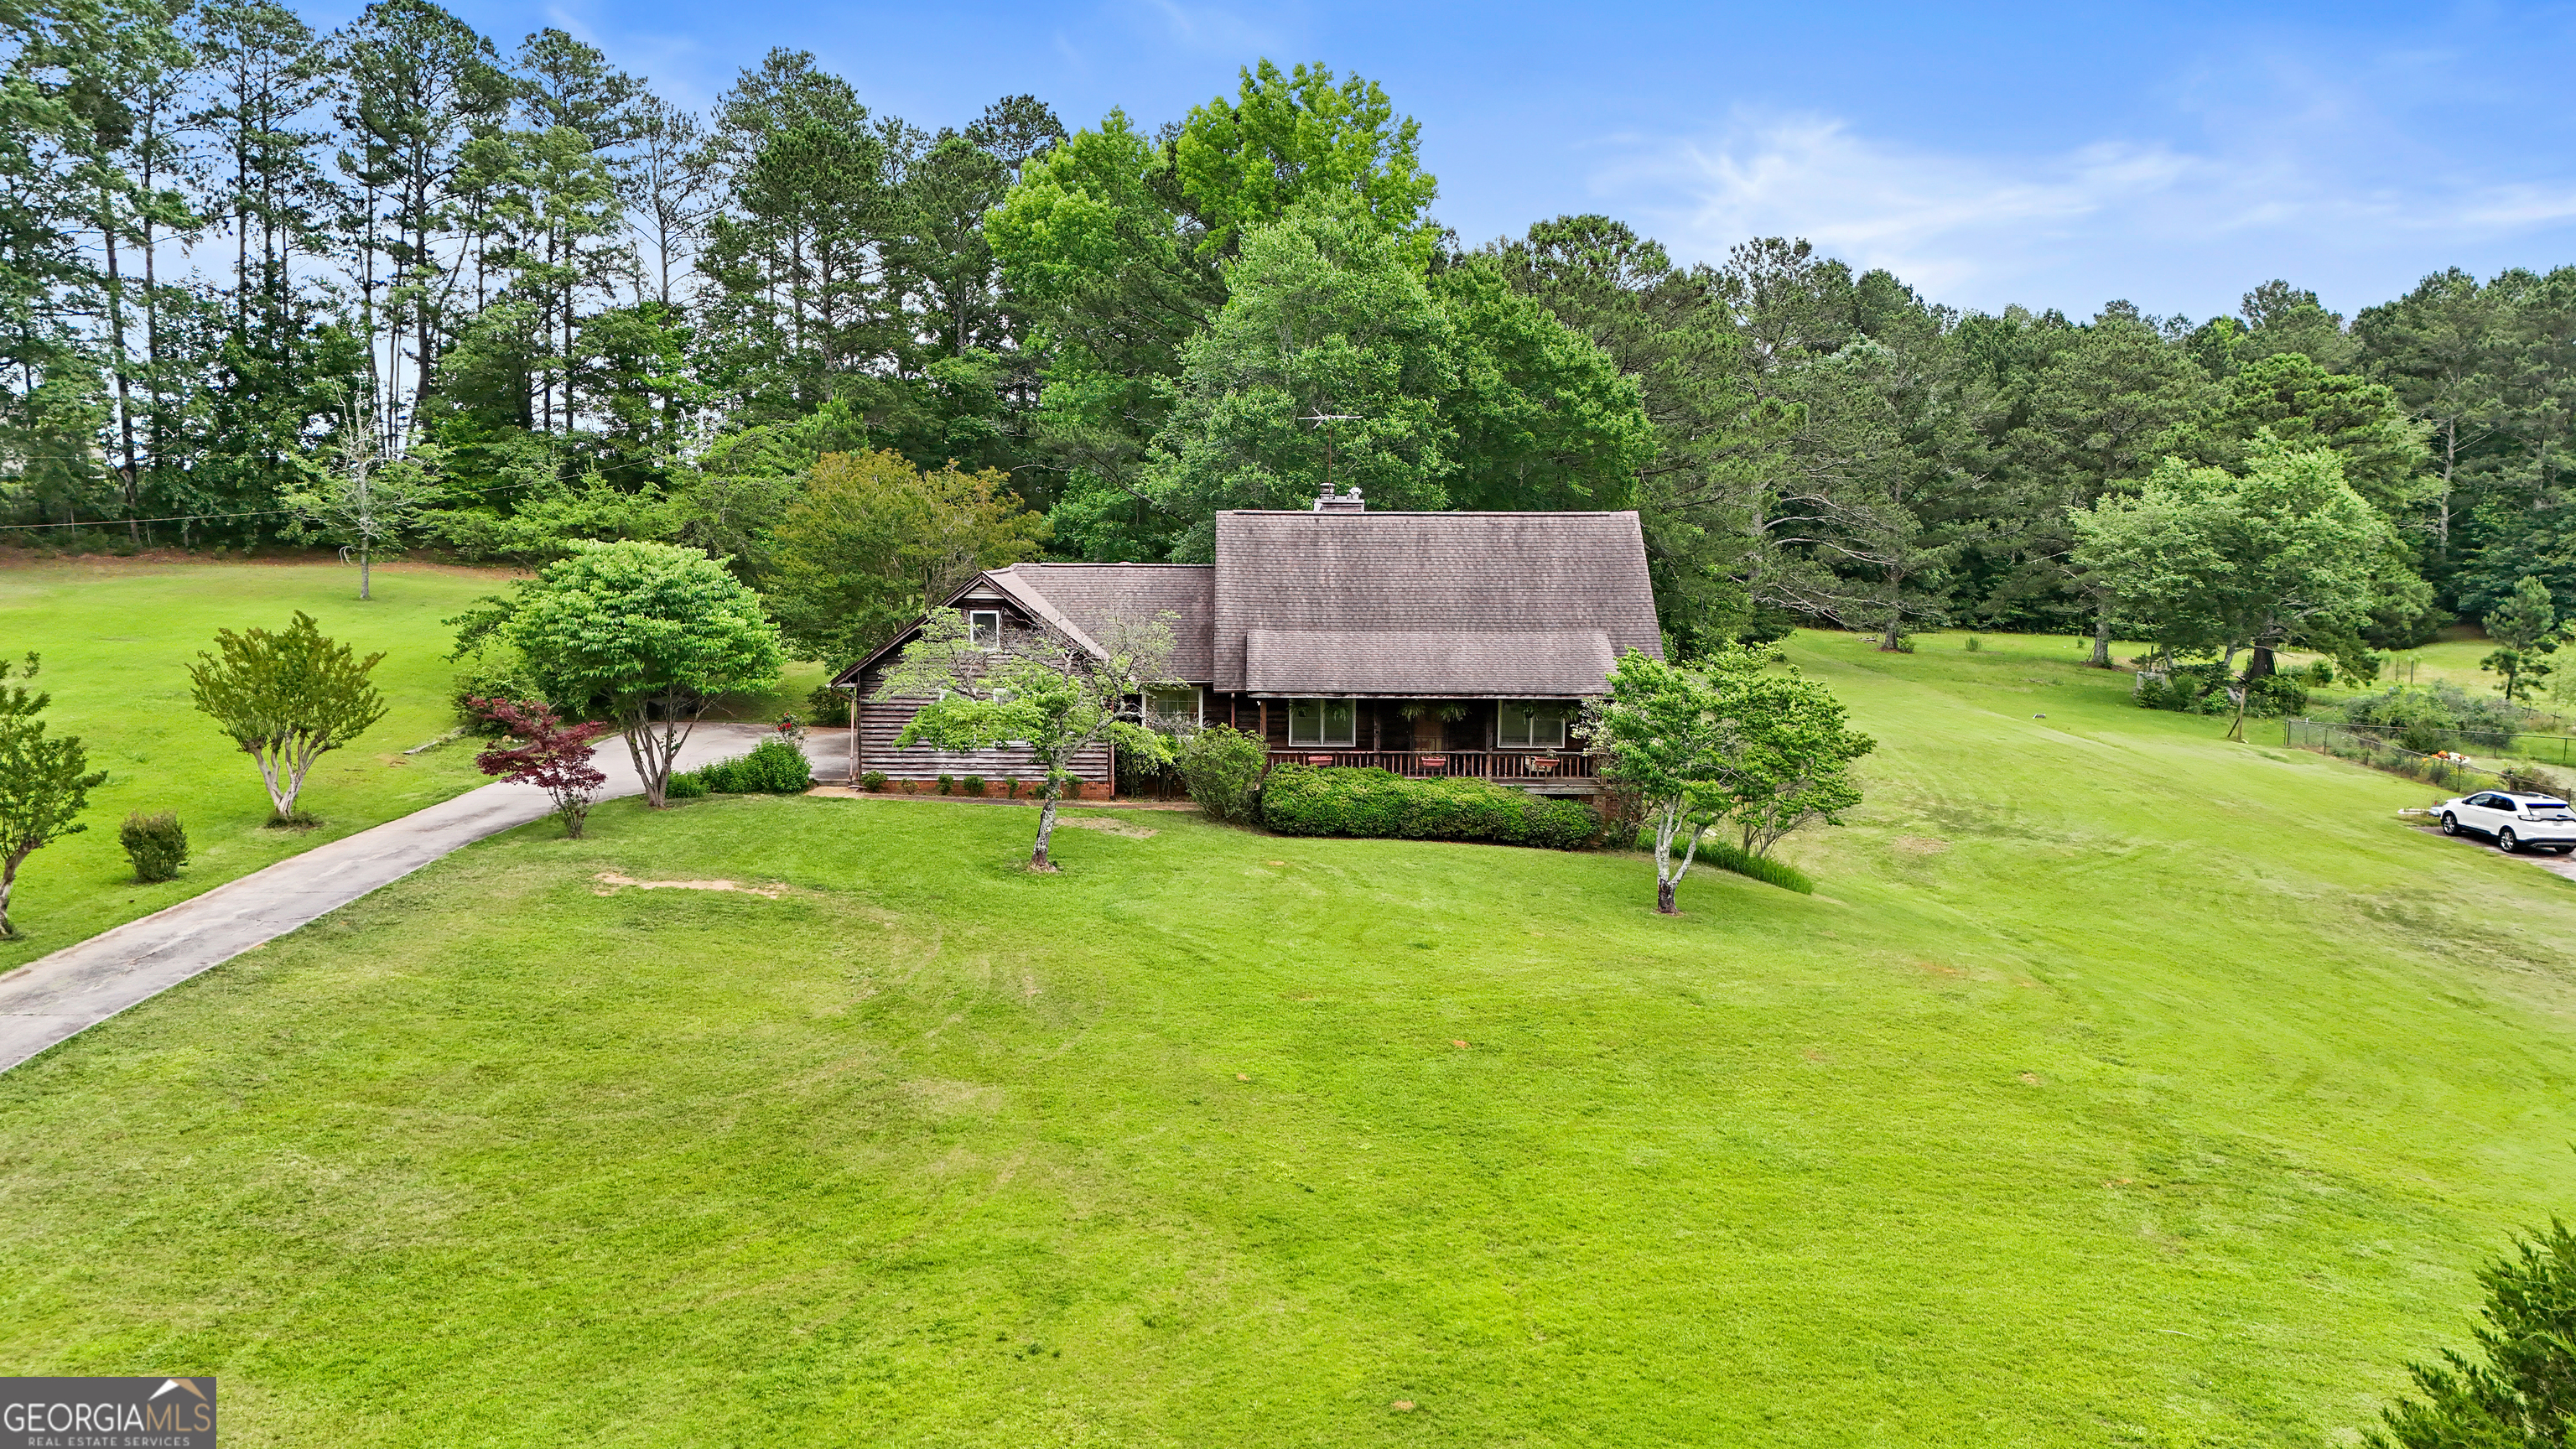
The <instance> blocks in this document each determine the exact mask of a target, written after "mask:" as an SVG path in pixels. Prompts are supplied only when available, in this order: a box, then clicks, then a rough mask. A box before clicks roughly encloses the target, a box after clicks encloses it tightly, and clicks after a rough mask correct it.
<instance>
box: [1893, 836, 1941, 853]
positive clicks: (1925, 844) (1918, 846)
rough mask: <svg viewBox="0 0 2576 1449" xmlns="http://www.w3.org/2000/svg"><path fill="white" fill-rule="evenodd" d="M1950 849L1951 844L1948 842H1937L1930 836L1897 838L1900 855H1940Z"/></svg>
mask: <svg viewBox="0 0 2576 1449" xmlns="http://www.w3.org/2000/svg"><path fill="white" fill-rule="evenodd" d="M1949 848H1950V842H1948V841H1946V840H1935V839H1933V838H1932V837H1931V836H1929V835H1900V836H1898V837H1896V849H1897V851H1898V853H1900V854H1903V855H1939V854H1940V853H1941V852H1943V851H1945V850H1948V849H1949Z"/></svg>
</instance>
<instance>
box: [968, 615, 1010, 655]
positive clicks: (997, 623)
mask: <svg viewBox="0 0 2576 1449" xmlns="http://www.w3.org/2000/svg"><path fill="white" fill-rule="evenodd" d="M966 635H967V639H968V641H969V642H970V643H972V644H973V645H974V646H975V647H976V648H978V649H993V650H999V649H1000V648H1001V647H1002V611H1001V610H999V609H970V610H968V611H967V613H966Z"/></svg>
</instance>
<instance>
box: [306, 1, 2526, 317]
mask: <svg viewBox="0 0 2576 1449" xmlns="http://www.w3.org/2000/svg"><path fill="white" fill-rule="evenodd" d="M450 3H451V4H452V5H453V6H454V8H455V9H457V11H458V12H459V13H460V14H462V15H464V16H465V17H466V18H467V19H469V20H471V21H473V22H474V23H475V24H477V25H479V26H481V27H483V28H484V29H485V30H486V31H487V32H489V33H491V34H492V35H493V36H494V38H495V39H496V40H499V41H501V42H502V43H503V44H504V45H505V46H507V45H510V44H513V43H515V41H516V39H517V37H518V36H520V35H522V34H524V33H525V32H527V31H528V30H530V29H533V28H535V27H537V26H540V25H547V24H553V25H560V26H562V27H564V28H566V29H568V30H571V31H572V32H574V33H575V34H578V35H581V36H583V37H584V38H586V39H589V40H591V41H592V42H593V43H595V44H597V45H599V46H601V47H602V48H603V49H605V50H606V51H607V52H608V53H609V54H610V55H611V56H612V57H613V58H614V59H616V60H617V61H618V62H619V63H620V64H621V65H623V66H625V67H626V68H627V69H629V70H632V71H636V72H638V73H641V74H645V75H649V76H650V77H652V78H653V80H654V81H655V82H656V84H657V85H658V86H659V87H660V88H661V89H662V90H663V91H664V93H665V94H667V95H670V96H672V97H673V98H674V99H676V100H680V101H683V102H686V103H691V104H695V105H701V106H702V105H704V104H705V103H706V102H708V101H710V100H712V99H713V98H714V96H715V95H716V94H717V93H718V92H719V91H721V90H722V89H724V87H725V86H726V84H727V83H728V82H729V81H730V79H731V77H732V75H733V73H734V72H735V71H736V70H738V69H739V68H741V67H742V66H744V65H747V64H750V63H753V62H755V61H756V60H757V59H758V58H759V57H760V55H761V54H762V53H763V52H764V51H766V50H767V49H769V48H770V47H772V46H792V47H801V48H804V49H808V50H812V51H814V52H815V53H816V54H817V55H819V56H820V57H821V58H822V59H823V61H824V62H825V63H826V64H827V65H829V66H831V67H833V68H834V69H837V70H838V71H840V72H841V73H842V74H844V75H847V76H848V77H850V78H851V79H852V80H853V81H854V82H855V83H856V84H857V85H858V87H859V90H860V92H861V94H862V95H863V96H864V97H865V99H866V100H867V101H868V102H869V104H870V105H871V106H873V107H875V108H877V109H879V110H883V111H891V112H894V113H895V114H898V115H901V116H904V117H905V118H907V119H909V120H912V121H914V122H916V123H919V124H922V125H925V126H931V127H937V126H940V125H953V124H960V123H962V122H964V121H966V120H969V119H971V118H972V117H973V116H974V115H975V114H976V113H977V112H978V111H979V110H981V109H982V107H983V105H984V103H985V102H986V101H988V100H990V99H992V98H993V97H995V96H999V95H1003V94H1006V93H1011V92H1019V91H1027V92H1032V93H1034V94H1036V95H1038V96H1039V97H1041V98H1043V99H1045V100H1046V101H1048V102H1049V103H1050V104H1052V105H1053V106H1054V107H1055V108H1056V110H1057V111H1058V113H1059V114H1061V115H1062V116H1063V117H1064V118H1065V121H1066V123H1067V124H1068V125H1072V126H1077V127H1078V126H1082V125H1086V124H1089V123H1091V122H1092V121H1094V120H1096V119H1097V118H1098V117H1099V116H1100V115H1101V114H1102V113H1103V112H1105V111H1107V110H1108V109H1109V108H1110V107H1112V106H1123V107H1124V108H1125V109H1126V110H1127V112H1128V113H1129V114H1130V115H1131V116H1134V117H1136V118H1137V119H1139V120H1140V121H1144V122H1147V123H1152V122H1158V121H1162V120H1165V119H1170V118H1176V117H1178V116H1180V115H1181V114H1183V113H1184V112H1186V111H1187V110H1188V109H1189V107H1191V106H1192V105H1195V104H1198V103H1199V102H1202V101H1204V100H1206V99H1207V98H1208V97H1210V96H1211V95H1214V94H1217V93H1218V92H1220V91H1230V90H1231V89H1232V87H1233V85H1234V80H1235V73H1236V71H1237V69H1238V67H1240V66H1241V65H1243V64H1245V63H1247V62H1249V61H1251V60H1252V59H1254V58H1256V57H1259V56H1263V55H1267V56H1270V57H1272V58H1273V59H1276V60H1279V61H1280V62H1282V63H1283V64H1284V63H1286V62H1289V61H1294V60H1321V61H1323V62H1325V63H1327V64H1329V65H1331V66H1332V67H1334V68H1335V69H1336V70H1337V71H1341V72H1350V71H1357V72H1359V73H1360V74H1363V75H1366V76H1369V77H1370V78H1372V79H1375V80H1378V81H1380V82H1381V83H1382V84H1384V85H1385V86H1386V88H1387V90H1388V92H1389V94H1390V95H1391V96H1392V98H1393V99H1394V101H1395V102H1396V104H1397V106H1398V107H1399V109H1401V110H1403V111H1406V112H1409V113H1410V114H1412V115H1413V116H1414V117H1415V118H1417V119H1418V120H1419V121H1420V122H1421V123H1422V129H1423V138H1424V155H1425V160H1426V164H1427V165H1428V167H1429V168H1430V169H1431V170H1432V171H1433V172H1434V173H1436V174H1437V175H1438V176H1439V178H1440V199H1439V201H1438V203H1437V204H1436V207H1435V210H1436V212H1437V214H1438V215H1439V217H1440V218H1441V219H1442V220H1443V221H1445V222H1446V223H1448V224H1449V225H1450V226H1452V227H1454V228H1456V229H1457V231H1458V232H1459V234H1460V235H1461V236H1462V237H1464V238H1466V239H1467V240H1469V241H1471V242H1473V241H1482V240H1485V239H1488V238H1491V237H1493V236H1495V235H1498V234H1501V233H1504V232H1517V231H1519V230H1520V229H1522V228H1523V227H1525V226H1527V225H1528V224H1529V223H1530V222H1531V221H1533V220H1536V219H1538V218H1541V217H1546V216H1552V215H1555V214H1558V213H1560V212H1568V211H1602V212H1607V213H1609V214H1611V215H1614V216H1618V217H1622V218H1624V219H1626V220H1628V221H1630V222H1631V223H1632V224H1634V225H1636V226H1637V227H1639V228H1640V229H1641V230H1644V231H1646V232H1648V233H1649V234H1652V235H1655V236H1657V237H1660V238H1662V239H1663V240H1664V241H1665V242H1666V243H1667V244H1668V245H1669V246H1671V247H1672V248H1673V250H1674V251H1675V252H1676V253H1677V254H1680V255H1682V256H1684V257H1686V258H1706V259H1711V260H1714V259H1717V258H1720V257H1722V256H1723V255H1724V254H1725V251H1726V248H1727V247H1728V246H1729V245H1731V244H1732V243H1734V242H1735V241H1738V240H1740V239H1742V238H1744V237H1747V236H1752V235H1757V234H1772V233H1780V234H1788V235H1800V236H1806V237H1809V238H1811V239H1813V240H1814V241H1815V242H1816V243H1817V244H1818V245H1819V246H1821V247H1823V248H1825V249H1827V250H1829V251H1831V252H1833V253H1835V254H1837V255H1840V256H1843V257H1846V258H1848V259H1850V260H1852V261H1854V262H1856V263H1860V264H1864V265H1881V266H1887V267H1889V268H1891V269H1893V270H1895V271H1896V272H1897V273H1898V274H1899V275H1900V276H1903V277H1904V278H1905V279H1906V280H1908V281H1910V282H1913V283H1915V284H1916V285H1917V286H1918V287H1919V288H1920V289H1921V290H1923V291H1924V292H1925V293H1926V294H1927V295H1929V296H1931V297H1933V298H1934V299H1936V300H1939V301H1944V302H1949V303H1952V304H1954V305H1958V306H1962V307H1981V308H1986V309H1989V310H1991V309H1995V308H1999V307H2001V306H2003V305H2004V304H2005V303H2008V302H2021V303H2024V304H2027V305H2032V306H2038V307H2052V306H2053V307H2060V308H2064V309H2065V310H2067V311H2068V312H2070V313H2076V314H2079V315H2089V314H2091V313H2092V312H2093V311H2095V310H2096V309H2097V308H2098V307H2099V306H2100V305H2101V303H2102V302H2104V301H2105V300H2107V299H2110V298H2113V297H2122V298H2126V299H2128V300H2131V301H2133V302H2135V303H2136V304H2137V305H2138V306H2140V307H2142V308H2144V309H2146V310H2148V311H2150V312H2155V313H2159V314H2166V313H2177V312H2179V313H2184V314H2188V315H2190V316H2191V317H2193V318H2201V317H2206V316H2208V315H2210V314H2212V313H2216V312H2225V311H2232V310H2234V309H2235V307H2236V305H2237V299H2238V297H2239V296H2240V295H2241V294H2242V293H2243V292H2244V291H2245V290H2246V289H2248V288H2249V287H2251V286H2253V285H2254V284H2256V283H2258V282H2261V281H2263V280H2265V279H2266V278H2270V277H2274V276H2281V277H2287V278H2289V279H2290V280H2291V281H2293V282H2295V283H2297V284H2299V285H2301V286H2306V287H2311V288H2313V289H2315V290H2316V291H2317V292H2318V293H2319V294H2320V295H2321V296H2322V297H2323V298H2324V299H2325V300H2326V302H2327V304H2328V305H2329V306H2332V307H2335V308H2337V309H2339V310H2343V311H2346V312H2350V311H2352V310H2354V309H2356V308H2358V307H2362V306H2366V305H2368V304H2370V303H2372V302H2376V301H2380V300H2383V299H2385V298H2387V297H2389V296H2392V295H2395V294H2396V293H2398V292H2401V291H2403V290H2405V289H2406V288H2408V287H2410V286H2412V285H2413V284H2414V282H2415V281H2416V280H2417V279H2418V278H2420V277H2421V276H2423V275H2424V274H2425V273H2427V272H2430V271H2434V270H2438V269H2440V268H2442V267H2446V266H2454V265H2456V266H2464V267H2468V268H2471V269H2472V270H2475V271H2476V272H2478V273H2479V274H2480V275H2482V276H2483V275H2488V274H2491V273H2493V272H2494V271H2496V270H2497V269H2499V268H2501V267H2505V266H2532V267H2540V268H2545V267H2548V266H2552V265H2555V264H2557V263H2559V262H2562V261H2576V148H2571V146H2570V144H2569V142H2570V140H2571V139H2576V137H2571V131H2576V122H2571V119H2570V115H2571V108H2570V106H2569V104H2568V101H2567V99H2566V84H2567V83H2566V74H2567V71H2568V69H2569V63H2570V61H2571V59H2576V9H2571V8H2569V7H2556V6H2549V7H2523V6H2506V5H2462V6H2440V5H2408V6H2398V5H2369V4H2351V3H2347V4H2339V5H2313V6H2273V7H2254V6H2244V5H2167V6H2152V7H2150V6H2134V5H2133V6H2099V7H2095V6H2086V5H2081V4H2052V5H2026V6H2009V5H1997V6H1985V7H1977V8H1973V9H1966V8H1961V9H1946V10H1945V9H1941V8H1938V7H1931V6H1922V5H1886V4H1830V3H1810V4H1804V5H1782V4H1765V5H1758V6H1757V5H1703V6H1685V5H1634V6H1628V7H1624V8H1617V9H1613V8H1608V7H1585V6H1572V5H1562V4H1560V5H1551V6H1524V5H1513V4H1473V5H1470V4H1451V5H1401V4H1393V3H1388V4H1374V5H1372V4H1343V3H1333V4H1281V5H1269V6H1249V5H1226V4H1206V3H1196V0H1070V3H1065V4H1058V5H1024V4H985V5H957V4H952V5H945V6H939V5H931V6H925V5H920V4H917V3H915V4H905V5H900V6H895V5H883V4H872V3H871V4H854V5H826V6H805V5H784V4H775V3H764V0H619V3H610V0H535V3H529V0H450ZM350 8H352V9H354V6H352V7H350ZM313 18H314V19H315V20H317V21H321V22H325V23H336V22H337V21H338V20H339V19H341V18H343V17H342V16H341V15H340V14H338V13H333V12H332V11H331V10H330V9H329V8H327V7H326V8H322V9H318V10H317V11H316V12H314V14H313Z"/></svg>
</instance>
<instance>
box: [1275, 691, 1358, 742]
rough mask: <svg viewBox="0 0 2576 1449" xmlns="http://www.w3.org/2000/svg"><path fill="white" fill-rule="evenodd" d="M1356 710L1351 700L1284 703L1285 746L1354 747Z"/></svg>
mask: <svg viewBox="0 0 2576 1449" xmlns="http://www.w3.org/2000/svg"><path fill="white" fill-rule="evenodd" d="M1359 729H1360V707H1359V701H1357V700H1354V699H1292V700H1290V701H1288V743H1290V744H1292V745H1355V744H1358V743H1359V740H1360V736H1359Z"/></svg>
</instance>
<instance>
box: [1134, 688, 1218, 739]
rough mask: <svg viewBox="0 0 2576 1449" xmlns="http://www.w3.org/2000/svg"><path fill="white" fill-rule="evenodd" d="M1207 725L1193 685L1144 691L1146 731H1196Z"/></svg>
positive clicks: (1196, 689) (1197, 692) (1197, 689)
mask: <svg viewBox="0 0 2576 1449" xmlns="http://www.w3.org/2000/svg"><path fill="white" fill-rule="evenodd" d="M1205 723H1207V716H1206V713H1205V709H1204V706H1202V705H1201V704H1200V702H1199V687H1198V686H1197V685H1195V684H1183V685H1176V686H1172V687H1169V688H1162V689H1149V690H1146V691H1145V726H1146V728H1148V729H1158V730H1174V729H1184V728H1186V729H1197V728H1198V727H1199V726H1200V725H1203V724H1205Z"/></svg>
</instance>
